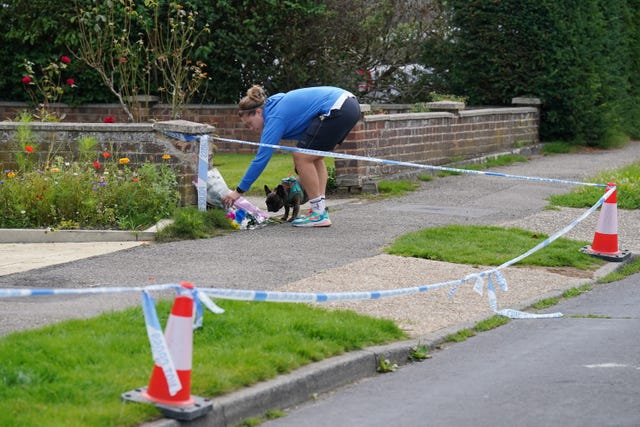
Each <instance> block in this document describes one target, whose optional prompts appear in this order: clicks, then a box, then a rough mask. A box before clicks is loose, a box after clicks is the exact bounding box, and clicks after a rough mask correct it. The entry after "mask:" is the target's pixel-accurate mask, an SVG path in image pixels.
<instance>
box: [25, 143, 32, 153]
mask: <svg viewBox="0 0 640 427" xmlns="http://www.w3.org/2000/svg"><path fill="white" fill-rule="evenodd" d="M24 149H25V150H26V152H27V153H33V147H32V146H30V145H27V146H26V147H24Z"/></svg>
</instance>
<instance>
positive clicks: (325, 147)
mask: <svg viewBox="0 0 640 427" xmlns="http://www.w3.org/2000/svg"><path fill="white" fill-rule="evenodd" d="M360 117H361V116H360V104H359V103H358V100H357V99H356V98H354V97H350V98H347V99H346V100H345V101H344V103H343V104H342V107H340V109H339V110H331V111H330V113H329V115H328V116H319V117H316V118H315V119H313V120H312V121H311V124H310V125H309V127H308V128H307V130H306V131H305V132H304V135H303V136H302V139H301V140H300V141H298V144H296V146H297V147H298V148H307V149H309V150H317V151H333V149H334V148H335V147H336V145H339V144H342V141H344V139H345V138H346V137H347V135H348V134H349V132H351V129H353V127H354V126H355V125H356V123H358V120H360Z"/></svg>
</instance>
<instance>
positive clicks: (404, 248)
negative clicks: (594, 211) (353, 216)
mask: <svg viewBox="0 0 640 427" xmlns="http://www.w3.org/2000/svg"><path fill="white" fill-rule="evenodd" d="M547 237H548V236H546V235H544V234H540V233H534V232H531V231H526V230H521V229H517V228H509V229H504V228H501V227H493V226H462V225H448V226H444V227H434V228H428V229H423V230H419V231H416V232H413V233H408V234H405V235H403V236H400V237H399V238H397V239H396V240H395V241H394V242H393V243H392V244H391V245H390V246H389V247H387V248H386V249H385V252H386V253H388V254H391V255H400V256H407V257H414V258H424V259H432V260H437V261H445V262H453V263H456V264H470V265H488V266H494V265H501V264H503V263H505V262H506V261H509V260H511V259H513V258H515V257H517V256H519V255H521V254H523V253H525V252H527V251H528V250H529V249H531V248H533V247H534V246H536V245H537V244H539V243H540V242H542V241H543V240H544V239H546V238H547ZM587 243H588V242H580V241H574V240H569V239H564V238H559V239H557V240H555V241H554V242H553V243H552V244H550V245H549V246H547V247H545V248H544V250H540V251H537V252H536V253H534V254H532V255H530V256H528V257H527V258H525V259H523V260H521V261H520V263H519V264H520V265H537V266H544V267H575V268H579V269H585V270H593V269H595V268H597V267H598V266H600V265H602V264H603V263H604V261H602V260H600V259H597V258H594V257H591V256H589V255H587V254H584V253H581V252H580V248H582V247H583V246H584V245H585V244H587Z"/></svg>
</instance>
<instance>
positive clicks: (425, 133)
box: [336, 107, 539, 187]
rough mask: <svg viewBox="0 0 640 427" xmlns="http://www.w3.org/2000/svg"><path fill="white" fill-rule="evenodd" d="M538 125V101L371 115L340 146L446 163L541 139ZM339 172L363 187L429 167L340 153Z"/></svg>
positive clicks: (343, 182)
mask: <svg viewBox="0 0 640 427" xmlns="http://www.w3.org/2000/svg"><path fill="white" fill-rule="evenodd" d="M538 125H539V113H538V109H537V108H535V107H516V108H489V109H476V110H462V111H458V112H456V113H449V112H429V113H400V114H376V115H365V116H364V117H363V120H362V121H361V122H360V123H359V124H358V125H357V126H356V128H355V129H354V130H353V131H352V133H351V135H350V136H349V138H348V139H347V140H346V141H345V142H344V143H343V144H342V146H341V147H340V150H338V151H342V152H345V153H348V154H352V155H357V156H365V157H375V158H378V159H385V160H394V161H399V162H410V163H420V164H425V165H434V166H442V165H445V164H448V163H451V162H455V161H464V160H470V159H474V158H478V157H483V156H488V155H491V154H498V153H507V152H512V151H513V150H515V149H518V148H522V147H524V146H530V145H534V144H537V143H538V142H539V139H538ZM338 171H339V173H338ZM336 172H337V179H338V185H339V186H343V187H351V186H355V187H358V186H360V187H361V186H363V185H364V184H366V183H367V181H377V180H380V179H392V178H397V177H402V176H409V175H415V174H417V173H425V172H427V171H426V169H418V168H407V167H406V166H398V165H393V164H385V163H379V162H377V163H374V162H368V161H365V160H349V159H344V160H343V159H336ZM427 173H428V172H427Z"/></svg>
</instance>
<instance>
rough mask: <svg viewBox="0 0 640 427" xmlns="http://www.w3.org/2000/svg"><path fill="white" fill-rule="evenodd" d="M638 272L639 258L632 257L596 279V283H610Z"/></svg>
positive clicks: (639, 270) (639, 269) (639, 267)
mask: <svg viewBox="0 0 640 427" xmlns="http://www.w3.org/2000/svg"><path fill="white" fill-rule="evenodd" d="M638 272H640V258H637V257H636V258H634V259H633V260H631V261H630V262H628V263H626V264H625V265H623V266H622V267H620V268H619V269H618V270H616V271H612V272H611V273H609V274H607V275H606V276H604V277H602V278H600V279H598V283H611V282H615V281H618V280H622V279H624V278H625V277H627V276H631V275H632V274H636V273H638Z"/></svg>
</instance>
